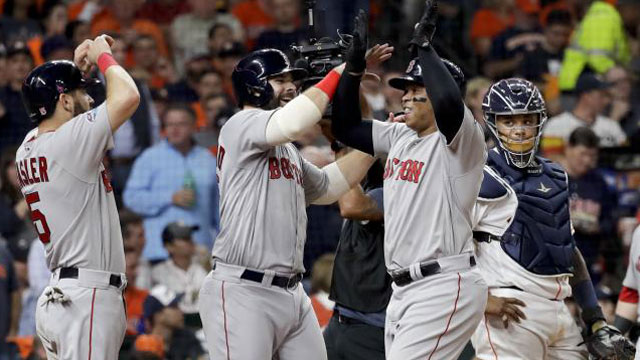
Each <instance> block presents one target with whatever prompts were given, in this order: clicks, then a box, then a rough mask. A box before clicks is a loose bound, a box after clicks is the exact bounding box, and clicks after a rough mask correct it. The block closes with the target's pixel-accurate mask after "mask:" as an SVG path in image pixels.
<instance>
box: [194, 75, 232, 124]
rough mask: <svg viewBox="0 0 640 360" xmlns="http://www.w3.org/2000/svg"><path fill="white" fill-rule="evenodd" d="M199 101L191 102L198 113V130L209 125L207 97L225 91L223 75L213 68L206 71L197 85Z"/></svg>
mask: <svg viewBox="0 0 640 360" xmlns="http://www.w3.org/2000/svg"><path fill="white" fill-rule="evenodd" d="M195 90H196V93H197V94H198V101H194V102H192V103H191V108H192V109H193V111H194V112H195V113H196V127H197V129H198V130H200V129H202V128H204V127H206V126H207V115H206V112H205V103H204V101H205V99H206V98H208V97H209V96H211V95H221V94H223V93H224V88H223V86H222V76H220V74H219V73H218V72H217V71H215V70H213V69H209V70H207V71H205V72H204V73H203V74H202V75H201V76H200V80H199V81H198V84H197V85H196V88H195Z"/></svg>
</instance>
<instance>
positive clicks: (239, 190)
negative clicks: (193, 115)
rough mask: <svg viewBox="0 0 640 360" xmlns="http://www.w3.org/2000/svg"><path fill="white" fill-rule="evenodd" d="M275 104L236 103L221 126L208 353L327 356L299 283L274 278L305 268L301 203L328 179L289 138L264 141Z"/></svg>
mask: <svg viewBox="0 0 640 360" xmlns="http://www.w3.org/2000/svg"><path fill="white" fill-rule="evenodd" d="M275 111H277V110H275ZM275 111H265V110H260V109H251V110H243V111H240V112H239V113H237V114H235V115H234V116H233V117H231V119H229V121H227V123H226V124H225V125H224V127H223V128H222V130H221V132H220V139H219V144H220V147H219V150H218V162H217V166H218V176H219V184H220V233H219V234H218V237H217V239H216V241H215V245H214V247H213V258H214V269H213V270H212V271H211V273H210V274H209V275H208V276H207V278H206V279H205V282H204V284H203V285H202V289H201V290H200V304H199V308H200V316H201V317H202V322H203V325H204V331H205V335H206V338H207V344H208V348H209V356H210V358H212V359H246V360H255V359H271V358H272V357H278V358H279V359H281V360H287V359H306V360H311V359H326V350H325V347H324V342H323V340H322V335H321V333H320V327H319V325H318V321H317V319H316V316H315V314H314V312H313V309H312V307H311V301H310V300H309V297H308V296H307V295H306V294H305V293H304V290H303V289H302V286H297V287H294V288H292V287H290V288H288V289H284V288H281V287H278V286H275V285H274V284H272V279H273V276H274V275H277V276H292V275H294V274H299V273H302V272H304V267H303V265H302V255H303V249H304V242H305V238H306V228H307V215H306V209H305V207H306V205H308V204H309V203H310V202H312V201H313V200H315V199H317V198H319V197H320V196H322V195H324V194H325V192H326V190H327V188H328V184H329V180H328V177H327V175H326V174H325V173H324V172H323V171H322V170H320V169H318V168H317V167H316V166H314V165H312V164H311V163H309V162H307V161H306V160H304V159H303V158H302V157H301V156H300V153H299V152H298V150H297V149H296V148H295V146H293V145H292V144H290V143H287V144H284V145H279V146H270V145H269V144H267V141H266V136H265V134H266V126H267V123H268V121H269V118H270V117H271V115H272V114H273V113H274V112H275ZM246 269H249V270H255V271H260V272H264V274H265V276H264V277H263V279H262V282H261V283H259V282H254V281H251V280H245V279H241V276H242V274H243V273H245V270H246Z"/></svg>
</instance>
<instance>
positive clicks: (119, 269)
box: [16, 36, 140, 359]
mask: <svg viewBox="0 0 640 360" xmlns="http://www.w3.org/2000/svg"><path fill="white" fill-rule="evenodd" d="M112 43H113V39H111V38H110V37H107V36H98V37H97V38H96V39H95V40H85V41H84V42H83V43H82V44H80V45H79V46H78V48H76V50H75V59H74V60H75V64H74V63H73V62H71V61H66V60H64V61H51V62H47V63H45V64H43V65H41V66H39V67H37V68H35V69H34V70H33V71H31V73H29V75H27V78H26V79H25V80H24V83H23V87H22V96H23V100H24V103H25V107H26V109H27V112H28V113H29V116H30V117H31V119H32V120H33V121H34V122H35V123H37V124H38V126H37V127H36V128H35V129H33V130H31V131H30V132H29V133H28V134H27V136H26V138H25V139H24V142H23V143H22V145H21V146H20V148H19V149H18V152H17V155H16V166H17V170H18V177H19V180H20V186H21V188H22V193H23V195H24V196H25V198H26V200H27V203H28V204H29V210H30V212H31V220H32V221H33V224H34V226H35V227H36V229H37V231H38V236H39V238H40V241H42V242H43V243H44V244H45V250H46V260H47V265H48V267H49V269H50V270H51V271H52V272H53V274H52V277H51V281H50V284H49V286H48V287H47V288H46V289H45V290H44V292H43V294H42V295H41V296H40V298H39V299H38V306H37V309H36V328H37V333H38V336H39V337H40V339H41V340H42V343H43V345H44V348H45V350H46V353H47V358H49V359H117V357H118V351H119V350H120V345H121V344H122V340H123V338H124V333H125V329H126V317H125V309H124V303H123V299H122V290H123V289H124V287H125V286H126V278H125V276H124V272H125V260H124V248H123V243H122V235H121V231H120V224H119V221H118V211H117V209H116V203H115V199H114V197H113V189H112V187H111V184H110V183H109V179H108V178H107V175H106V172H105V168H104V166H103V165H102V158H103V157H104V155H105V152H106V151H107V150H109V149H110V148H112V147H113V136H112V134H113V132H114V131H116V129H118V128H119V127H120V126H121V125H122V124H123V123H124V122H125V121H126V119H128V118H129V117H130V116H131V115H132V114H133V113H134V111H135V110H136V108H137V107H138V102H139V99H140V95H139V93H138V90H137V88H136V85H135V84H134V82H133V79H132V78H131V77H130V76H129V74H127V72H126V71H125V70H124V68H122V67H121V66H119V65H118V64H117V63H116V62H115V60H114V59H113V57H112V56H111V49H110V45H111V44H112ZM76 64H77V65H76ZM92 65H98V68H99V69H100V71H101V72H102V73H103V74H104V75H105V78H106V83H107V90H106V93H107V96H106V100H105V101H104V103H102V104H101V105H99V106H98V107H97V108H95V109H92V110H91V105H92V103H93V100H92V99H91V97H90V96H89V95H87V93H86V91H85V89H84V87H85V85H86V84H87V83H86V82H85V80H84V79H83V77H82V73H81V69H82V70H83V71H87V70H89V68H90V67H91V66H92Z"/></svg>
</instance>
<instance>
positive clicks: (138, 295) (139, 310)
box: [124, 249, 149, 335]
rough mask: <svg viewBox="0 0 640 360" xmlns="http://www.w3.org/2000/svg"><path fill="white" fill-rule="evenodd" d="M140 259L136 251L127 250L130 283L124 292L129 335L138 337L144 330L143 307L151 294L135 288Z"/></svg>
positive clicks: (127, 268)
mask: <svg viewBox="0 0 640 360" xmlns="http://www.w3.org/2000/svg"><path fill="white" fill-rule="evenodd" d="M139 259H140V253H139V252H137V251H135V250H134V249H125V262H126V268H125V275H126V276H127V282H128V285H127V288H126V289H125V290H124V300H125V303H126V304H127V332H126V334H127V335H137V334H139V333H140V332H142V329H143V328H144V325H143V320H144V318H143V315H144V311H143V310H144V308H143V305H144V301H145V299H146V298H147V295H149V292H148V291H147V290H143V289H139V288H137V287H136V286H135V283H136V279H137V277H138V261H139Z"/></svg>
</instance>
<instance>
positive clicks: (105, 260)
mask: <svg viewBox="0 0 640 360" xmlns="http://www.w3.org/2000/svg"><path fill="white" fill-rule="evenodd" d="M112 144H113V138H112V135H111V128H110V125H109V121H108V118H107V114H106V107H105V105H104V104H103V105H101V106H100V107H98V108H96V109H93V110H91V111H89V112H86V113H84V114H81V115H79V116H77V117H75V118H73V119H71V120H70V121H68V122H66V123H65V124H63V125H62V126H60V127H59V128H58V129H57V130H55V131H51V132H45V133H42V134H39V133H38V129H37V128H36V129H33V130H32V131H30V132H29V133H28V134H27V136H26V138H25V140H24V141H23V143H22V145H21V146H20V148H19V149H18V151H17V154H16V168H17V172H18V180H19V183H20V186H21V189H22V193H23V195H24V196H25V199H26V200H27V203H28V205H29V209H30V212H31V219H32V221H33V223H34V226H35V227H36V231H37V232H38V237H39V238H40V241H42V242H43V243H44V244H45V250H46V259H47V265H48V267H49V269H51V270H54V269H56V268H58V267H77V268H87V269H94V270H103V271H110V272H115V273H124V271H125V266H124V250H123V243H122V234H121V233H120V226H119V223H118V212H117V209H116V205H115V199H114V197H113V190H112V188H111V184H110V183H109V180H108V177H107V174H106V170H105V168H104V166H103V165H102V163H101V161H102V157H103V156H104V153H105V151H106V150H107V149H108V148H109V147H111V146H112Z"/></svg>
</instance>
